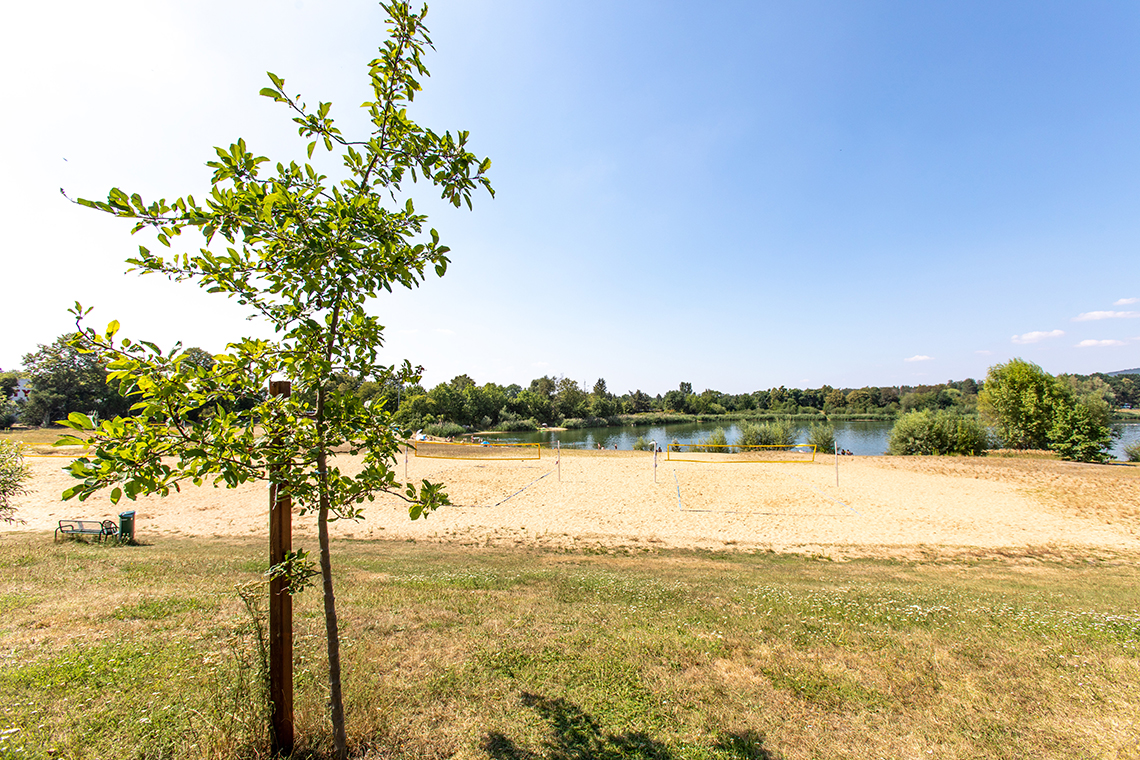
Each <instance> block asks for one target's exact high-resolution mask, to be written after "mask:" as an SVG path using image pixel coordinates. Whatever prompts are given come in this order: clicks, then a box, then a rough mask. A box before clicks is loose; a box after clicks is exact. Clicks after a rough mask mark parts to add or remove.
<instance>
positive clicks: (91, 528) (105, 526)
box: [55, 520, 119, 541]
mask: <svg viewBox="0 0 1140 760" xmlns="http://www.w3.org/2000/svg"><path fill="white" fill-rule="evenodd" d="M61 535H62V536H63V537H64V538H66V537H67V536H98V537H99V540H100V541H105V540H107V539H108V538H113V537H114V536H117V535H119V526H118V525H116V524H115V521H114V520H103V521H102V522H100V521H99V520H60V521H59V527H58V528H56V529H55V538H56V540H58V539H59V537H60V536H61Z"/></svg>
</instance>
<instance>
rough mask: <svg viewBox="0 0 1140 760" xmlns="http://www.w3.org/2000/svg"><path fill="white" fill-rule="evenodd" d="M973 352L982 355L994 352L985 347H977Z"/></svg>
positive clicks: (991, 354)
mask: <svg viewBox="0 0 1140 760" xmlns="http://www.w3.org/2000/svg"><path fill="white" fill-rule="evenodd" d="M974 353H975V354H981V355H982V356H993V353H994V352H993V351H989V350H987V349H985V348H979V349H978V350H977V351H975V352H974Z"/></svg>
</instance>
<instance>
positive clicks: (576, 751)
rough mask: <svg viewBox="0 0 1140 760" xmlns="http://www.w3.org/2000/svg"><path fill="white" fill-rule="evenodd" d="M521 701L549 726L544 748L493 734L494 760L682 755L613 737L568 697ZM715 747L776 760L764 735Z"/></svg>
mask: <svg viewBox="0 0 1140 760" xmlns="http://www.w3.org/2000/svg"><path fill="white" fill-rule="evenodd" d="M522 703H523V705H525V706H527V707H532V708H534V710H535V711H536V712H537V713H538V714H539V715H540V716H542V718H543V719H544V720H546V721H547V722H548V723H549V724H550V734H549V736H548V737H547V739H546V741H545V742H544V746H543V748H542V749H541V750H540V751H538V752H536V751H533V750H530V749H527V748H525V747H520V746H519V745H518V744H516V743H515V742H514V741H513V740H512V739H511V738H510V737H508V736H505V735H503V734H501V733H499V732H497V731H492V732H491V733H489V734H487V736H486V737H484V739H483V743H482V747H483V751H484V752H486V753H487V755H488V756H489V757H491V758H493V759H494V760H675V758H677V757H678V756H677V755H676V754H674V752H673V751H672V750H670V749H669V748H668V747H667V746H665V745H664V744H662V743H661V742H659V741H657V740H655V739H653V738H651V737H650V736H649V735H648V734H645V733H642V732H640V731H635V732H632V733H627V734H610V733H606V732H605V731H603V730H602V727H601V726H600V725H599V724H598V721H597V720H596V719H594V718H593V717H591V716H590V715H588V714H586V713H585V712H583V711H582V710H581V708H579V707H578V706H577V705H575V704H574V703H573V702H568V701H567V700H565V699H561V698H554V699H549V698H547V697H542V696H538V695H536V694H527V693H523V695H522ZM714 747H715V748H716V749H717V750H720V751H721V752H722V753H723V756H724V757H725V758H729V759H735V760H776V759H777V757H778V756H777V755H776V754H774V753H772V752H770V751H768V750H766V749H765V748H764V741H763V737H762V736H761V735H759V734H757V733H755V732H752V731H744V732H739V733H726V734H722V735H721V737H720V738H719V739H718V740H717V742H716V744H715V745H714Z"/></svg>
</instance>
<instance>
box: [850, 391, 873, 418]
mask: <svg viewBox="0 0 1140 760" xmlns="http://www.w3.org/2000/svg"><path fill="white" fill-rule="evenodd" d="M846 405H847V409H848V410H849V411H852V412H855V413H856V414H858V413H860V412H869V411H871V409H872V408H873V407H874V406H875V402H874V399H873V398H872V397H871V394H870V392H869V391H868V389H867V388H859V389H858V390H853V391H851V392H850V393H848V394H847V398H846Z"/></svg>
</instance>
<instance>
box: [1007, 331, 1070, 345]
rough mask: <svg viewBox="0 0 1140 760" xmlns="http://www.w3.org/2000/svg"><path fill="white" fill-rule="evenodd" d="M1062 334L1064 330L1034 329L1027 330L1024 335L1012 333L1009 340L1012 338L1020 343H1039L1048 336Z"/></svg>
mask: <svg viewBox="0 0 1140 760" xmlns="http://www.w3.org/2000/svg"><path fill="white" fill-rule="evenodd" d="M1064 334H1065V331H1064V330H1050V331H1049V332H1044V331H1042V330H1034V331H1033V332H1027V333H1025V334H1024V335H1014V336H1013V337H1012V338H1010V340H1012V341H1013V342H1014V343H1021V344H1025V343H1039V342H1041V341H1043V340H1046V339H1048V338H1060V337H1061V336H1062V335H1064Z"/></svg>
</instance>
